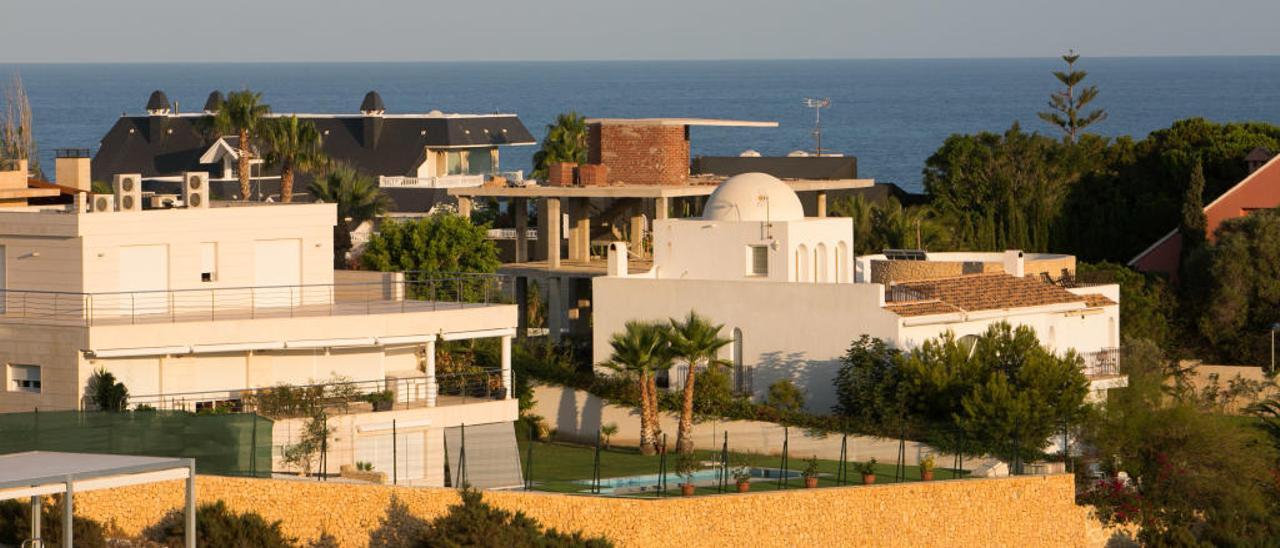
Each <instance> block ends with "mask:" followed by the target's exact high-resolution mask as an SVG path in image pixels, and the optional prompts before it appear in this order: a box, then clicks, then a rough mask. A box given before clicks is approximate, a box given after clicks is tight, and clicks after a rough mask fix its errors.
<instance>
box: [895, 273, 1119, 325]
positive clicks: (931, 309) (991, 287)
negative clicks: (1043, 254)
mask: <svg viewBox="0 0 1280 548" xmlns="http://www.w3.org/2000/svg"><path fill="white" fill-rule="evenodd" d="M894 287H895V288H902V289H905V290H907V291H909V292H912V293H915V294H917V295H918V296H919V298H918V299H914V300H905V301H894V302H890V303H888V304H886V305H885V308H886V309H888V310H889V311H891V312H893V313H895V314H898V315H899V316H926V315H931V314H945V313H950V312H957V311H966V312H973V311H977V310H1004V309H1009V308H1026V307H1032V306H1044V305H1051V304H1065V303H1081V304H1085V305H1086V306H1097V305H1090V304H1089V302H1090V299H1093V302H1101V301H1100V300H1098V299H1097V298H1101V299H1105V300H1107V301H1108V302H1110V299H1106V297H1103V296H1101V295H1091V296H1089V297H1086V296H1081V295H1076V294H1074V293H1072V292H1070V291H1067V290H1066V289H1063V288H1061V287H1058V286H1056V285H1052V284H1047V283H1044V282H1043V281H1041V280H1039V279H1036V278H1031V277H1025V278H1018V277H1015V276H1011V275H1009V274H1005V273H1002V272H1000V273H990V274H969V275H965V276H956V277H950V278H935V279H928V280H912V281H909V282H900V283H898V284H895V286H894Z"/></svg>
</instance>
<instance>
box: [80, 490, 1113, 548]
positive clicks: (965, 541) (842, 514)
mask: <svg viewBox="0 0 1280 548" xmlns="http://www.w3.org/2000/svg"><path fill="white" fill-rule="evenodd" d="M182 489H183V482H181V481H171V482H164V483H158V484H151V485H139V486H133V487H126V488H120V489H113V490H104V491H94V492H87V493H83V494H78V495H76V510H77V513H78V514H82V515H85V516H88V517H91V518H93V519H97V520H101V521H103V522H113V523H114V524H115V526H117V527H119V528H120V529H121V530H123V531H124V532H125V533H127V534H138V533H139V532H140V531H141V530H142V529H143V528H145V527H146V526H148V525H150V524H151V523H153V522H154V521H156V520H157V519H158V518H159V517H160V516H161V515H162V514H163V513H164V512H165V511H167V510H169V509H171V508H175V507H178V506H179V505H180V504H181V501H182V497H183V491H182ZM197 493H198V498H199V500H201V501H213V500H216V499H222V500H224V501H226V503H227V505H228V506H230V507H231V508H233V509H235V510H238V511H246V510H252V511H255V512H258V513H259V514H261V515H262V516H263V517H265V518H266V519H268V520H283V522H284V528H285V530H286V532H288V533H289V534H291V535H294V536H297V537H299V538H301V539H302V540H304V541H305V540H308V539H313V538H315V537H317V536H318V535H319V534H320V533H321V532H328V533H329V534H331V535H334V536H335V537H336V538H337V540H338V541H339V542H340V543H341V545H342V546H365V545H367V543H368V538H369V532H370V531H371V530H372V529H374V528H376V527H377V526H378V523H379V520H380V519H381V518H382V517H383V515H384V514H385V511H386V508H387V506H388V503H389V502H390V500H391V497H392V496H393V495H394V496H396V497H399V498H400V499H401V500H403V501H404V502H405V503H406V504H407V506H408V508H409V509H410V511H411V512H412V513H413V514H415V515H418V516H421V517H423V518H428V519H429V518H432V517H435V516H437V515H440V514H441V513H443V512H445V511H446V510H447V507H448V506H449V505H451V504H454V503H456V502H457V501H458V495H457V492H456V491H454V490H451V489H421V488H420V489H414V488H405V487H391V486H377V485H359V484H342V483H319V482H315V481H290V480H261V479H240V478H223V477H213V476H200V477H199V478H198V479H197ZM1074 499H1075V485H1074V480H1073V479H1072V476H1070V475H1054V476H1023V477H1015V478H1001V479H985V480H957V481H937V482H928V483H910V484H902V485H877V486H856V487H840V488H825V489H816V490H802V489H801V490H793V491H782V492H762V493H749V494H744V495H738V494H733V495H717V496H703V497H690V498H679V497H677V498H670V499H662V500H640V499H621V498H600V497H588V496H574V495H561V494H549V493H526V492H487V493H486V494H485V500H486V501H488V502H490V503H491V504H494V505H495V506H498V507H502V508H506V509H509V510H520V511H523V512H525V513H526V514H527V515H529V516H530V517H532V518H534V519H536V520H538V521H539V522H541V523H542V524H543V525H546V526H548V527H555V528H557V529H560V530H582V531H583V532H585V533H587V534H589V535H604V536H606V537H608V538H610V539H612V540H613V541H614V542H615V543H617V544H618V545H619V546H661V545H673V544H678V545H682V546H753V547H766V546H816V545H846V546H850V545H858V546H1019V547H1034V546H1053V547H1059V546H1098V545H1100V542H1105V539H1106V538H1107V537H1106V534H1105V532H1104V531H1103V530H1102V529H1101V528H1100V527H1099V526H1098V525H1097V523H1096V522H1095V521H1093V519H1092V518H1091V517H1090V516H1089V513H1088V510H1087V509H1086V508H1085V507H1081V506H1077V505H1076V504H1075V502H1074Z"/></svg>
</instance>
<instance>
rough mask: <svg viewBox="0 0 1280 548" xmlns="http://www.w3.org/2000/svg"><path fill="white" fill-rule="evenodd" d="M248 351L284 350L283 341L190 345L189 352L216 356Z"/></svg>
mask: <svg viewBox="0 0 1280 548" xmlns="http://www.w3.org/2000/svg"><path fill="white" fill-rule="evenodd" d="M249 350H284V341H264V342H246V343H223V344H193V345H191V352H192V353H194V354H217V353H221V352H245V351H249Z"/></svg>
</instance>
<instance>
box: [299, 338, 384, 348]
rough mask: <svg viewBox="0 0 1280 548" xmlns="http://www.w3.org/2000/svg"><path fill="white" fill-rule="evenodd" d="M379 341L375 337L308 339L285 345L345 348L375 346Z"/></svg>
mask: <svg viewBox="0 0 1280 548" xmlns="http://www.w3.org/2000/svg"><path fill="white" fill-rule="evenodd" d="M377 344H378V339H375V338H373V337H357V338H353V339H307V340H301V341H287V342H285V343H284V347H285V348H289V349H295V348H344V347H353V346H375V345H377Z"/></svg>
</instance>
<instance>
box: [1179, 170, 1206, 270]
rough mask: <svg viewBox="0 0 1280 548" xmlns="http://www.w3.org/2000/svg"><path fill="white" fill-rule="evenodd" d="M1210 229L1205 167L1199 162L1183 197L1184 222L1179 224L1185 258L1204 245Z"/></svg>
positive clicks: (1192, 172)
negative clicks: (1205, 191) (1205, 187)
mask: <svg viewBox="0 0 1280 548" xmlns="http://www.w3.org/2000/svg"><path fill="white" fill-rule="evenodd" d="M1208 229H1209V219H1208V217H1205V214H1204V165H1203V164H1201V163H1200V161H1199V160H1197V161H1196V165H1195V167H1193V168H1191V179H1190V180H1189V181H1188V183H1187V193H1186V194H1185V195H1184V196H1183V197H1182V220H1181V222H1180V223H1179V224H1178V232H1180V233H1181V234H1182V254H1183V256H1184V257H1185V256H1186V255H1187V254H1189V253H1192V252H1194V251H1195V250H1197V249H1199V248H1200V247H1201V246H1203V245H1204V241H1205V237H1206V234H1205V232H1206V231H1207V230H1208Z"/></svg>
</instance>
